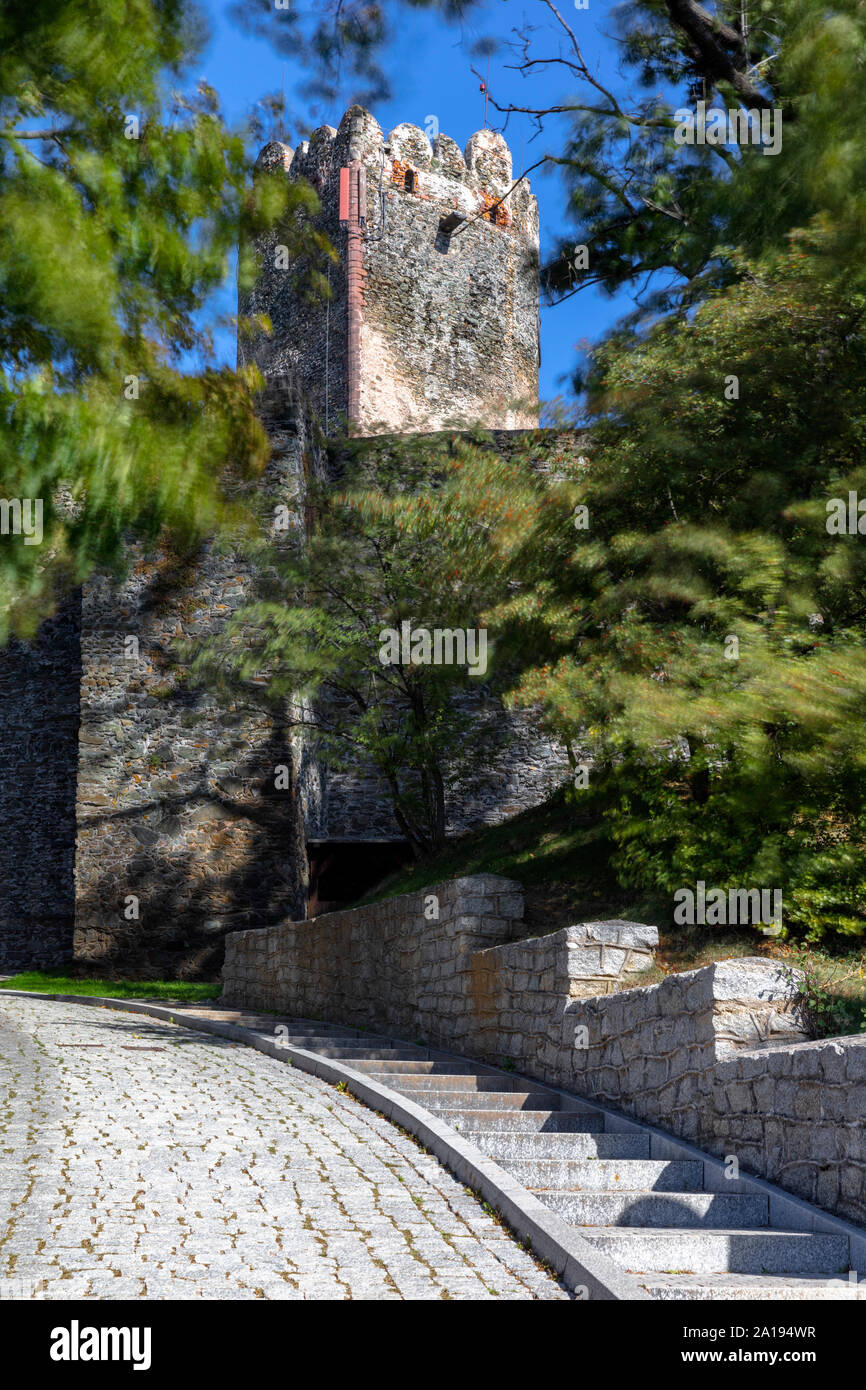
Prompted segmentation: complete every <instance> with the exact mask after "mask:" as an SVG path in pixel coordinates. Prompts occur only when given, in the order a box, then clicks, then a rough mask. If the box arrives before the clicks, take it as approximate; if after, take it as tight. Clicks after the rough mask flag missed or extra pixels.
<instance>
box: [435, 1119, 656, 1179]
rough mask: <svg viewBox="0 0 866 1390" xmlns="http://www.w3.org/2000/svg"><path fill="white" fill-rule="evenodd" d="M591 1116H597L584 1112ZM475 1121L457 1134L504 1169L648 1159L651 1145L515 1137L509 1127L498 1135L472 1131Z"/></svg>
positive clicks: (607, 1138) (603, 1138) (645, 1139)
mask: <svg viewBox="0 0 866 1390" xmlns="http://www.w3.org/2000/svg"><path fill="white" fill-rule="evenodd" d="M563 1113H564V1112H563ZM569 1113H570V1112H569ZM590 1113H597V1112H589V1111H588V1112H587V1114H590ZM474 1118H475V1117H474V1116H473V1117H472V1118H471V1119H467V1121H466V1125H465V1126H464V1127H463V1128H462V1129H461V1131H460V1132H461V1134H462V1135H463V1136H464V1138H466V1139H469V1140H470V1141H471V1142H472V1143H473V1144H476V1145H477V1146H478V1148H479V1149H481V1150H482V1152H483V1153H485V1154H487V1156H488V1158H493V1159H495V1160H496V1162H497V1163H501V1164H502V1166H503V1167H508V1164H509V1163H513V1162H518V1161H520V1160H521V1159H523V1160H526V1161H532V1160H534V1161H537V1160H539V1159H545V1158H550V1159H556V1160H557V1161H563V1160H565V1161H570V1160H572V1161H576V1160H579V1159H588V1160H592V1159H601V1158H604V1159H629V1160H632V1159H648V1158H649V1151H650V1142H649V1135H647V1134H591V1133H581V1134H575V1133H563V1134H555V1133H551V1132H547V1133H540V1134H539V1133H525V1132H524V1133H523V1134H514V1133H512V1132H511V1128H510V1127H509V1130H508V1131H501V1132H499V1133H497V1132H496V1131H495V1130H474V1129H472V1127H471V1126H472V1124H473V1122H474ZM541 1186H543V1184H541Z"/></svg>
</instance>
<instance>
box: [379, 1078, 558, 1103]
mask: <svg viewBox="0 0 866 1390" xmlns="http://www.w3.org/2000/svg"><path fill="white" fill-rule="evenodd" d="M372 1075H373V1076H374V1077H375V1078H376V1079H377V1080H379V1081H381V1082H382V1084H383V1086H390V1087H391V1089H392V1091H405V1092H406V1093H407V1094H410V1093H413V1092H418V1093H424V1092H429V1091H470V1092H473V1091H475V1092H478V1091H497V1092H502V1091H520V1092H522V1093H524V1094H526V1093H527V1092H530V1091H532V1088H531V1087H530V1086H527V1083H526V1082H525V1081H509V1080H508V1079H507V1078H506V1077H503V1076H500V1075H498V1074H497V1073H496V1072H493V1073H488V1074H487V1075H482V1074H481V1073H479V1072H469V1073H464V1074H463V1075H461V1074H459V1073H457V1072H441V1073H440V1072H434V1073H433V1075H431V1076H423V1075H421V1076H409V1075H400V1074H399V1073H398V1074H394V1073H393V1072H387V1073H386V1072H373V1073H372ZM532 1094H539V1093H538V1092H535V1091H532ZM540 1094H543V1095H547V1097H548V1101H549V1100H550V1096H549V1093H548V1092H541V1093H540ZM421 1103H422V1104H423V1101H422V1102H421Z"/></svg>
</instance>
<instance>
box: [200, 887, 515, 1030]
mask: <svg viewBox="0 0 866 1390" xmlns="http://www.w3.org/2000/svg"><path fill="white" fill-rule="evenodd" d="M434 903H435V904H436V905H437V906H438V914H439V915H438V919H431V918H430V916H429V915H426V916H425V911H426V912H427V913H428V914H429V913H430V912H432V911H433V904H434ZM522 918H523V893H522V890H521V888H520V885H519V884H518V883H515V882H513V881H512V880H511V879H507V878H498V877H497V876H495V875H492V874H490V875H487V874H481V875H477V876H475V877H472V878H458V879H452V880H451V881H450V882H448V883H440V884H435V885H434V886H432V887H430V888H425V889H424V890H423V892H420V893H411V894H406V895H405V896H403V897H399V898H388V899H387V900H386V901H385V902H382V903H374V904H371V905H370V906H368V907H358V908H351V909H349V910H347V911H345V912H330V913H327V914H326V915H325V916H323V917H317V918H316V919H315V920H314V921H310V922H287V923H283V924H282V925H280V926H277V927H269V928H267V929H266V930H260V931H256V930H252V931H243V932H234V933H232V934H231V935H230V936H228V937H227V938H226V958H225V964H224V966H223V1002H224V1003H226V1004H230V1005H232V1006H234V1007H239V1008H244V1007H252V1008H256V1009H276V1010H279V1011H280V1012H291V1013H293V1014H303V1015H306V1016H307V1017H317V1016H322V1017H324V1018H330V1019H334V1020H335V1021H337V1022H340V1023H349V1024H353V1025H355V1026H361V1027H385V1026H387V1027H388V1028H390V1029H393V1030H394V1031H396V1032H398V1033H402V1034H403V1035H404V1036H405V1037H407V1038H409V1039H410V1040H411V1039H414V1037H415V1036H416V1035H420V1036H422V1037H424V1038H425V1039H427V1040H428V1041H430V1042H445V1041H447V1042H449V1043H452V1042H460V1041H461V1040H463V1039H467V1038H468V1035H469V1032H470V1030H471V1026H472V957H473V954H474V952H476V951H478V950H479V949H481V948H482V947H484V946H489V945H491V944H492V943H494V942H500V941H508V940H511V939H513V938H514V937H516V936H519V935H520V932H521V925H522Z"/></svg>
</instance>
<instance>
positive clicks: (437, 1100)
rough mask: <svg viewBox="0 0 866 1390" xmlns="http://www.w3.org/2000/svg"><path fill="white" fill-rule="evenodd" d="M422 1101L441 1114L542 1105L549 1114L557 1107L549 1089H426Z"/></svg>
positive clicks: (535, 1107)
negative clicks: (552, 1101)
mask: <svg viewBox="0 0 866 1390" xmlns="http://www.w3.org/2000/svg"><path fill="white" fill-rule="evenodd" d="M404 1094H405V1093H404ZM554 1099H555V1097H554ZM419 1103H420V1104H422V1105H423V1106H424V1107H425V1109H427V1110H432V1111H433V1112H434V1113H435V1114H437V1115H441V1114H444V1113H445V1112H446V1111H453V1110H456V1111H458V1112H461V1111H468V1110H502V1111H503V1112H504V1113H506V1114H507V1113H509V1112H510V1111H513V1110H541V1109H542V1107H543V1108H544V1111H545V1113H546V1114H549V1113H550V1112H551V1110H552V1109H553V1108H554V1107H553V1106H552V1105H551V1097H550V1095H549V1093H548V1092H547V1091H516V1090H515V1091H457V1092H455V1091H425V1092H424V1093H423V1097H419ZM555 1108H556V1109H559V1107H558V1106H557V1107H555Z"/></svg>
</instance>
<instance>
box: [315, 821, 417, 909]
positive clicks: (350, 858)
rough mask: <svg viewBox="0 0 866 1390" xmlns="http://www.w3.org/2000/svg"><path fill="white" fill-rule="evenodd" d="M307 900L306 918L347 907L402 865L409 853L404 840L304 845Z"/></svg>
mask: <svg viewBox="0 0 866 1390" xmlns="http://www.w3.org/2000/svg"><path fill="white" fill-rule="evenodd" d="M307 856H308V859H309V863H310V897H309V902H308V904H307V916H308V917H319V916H321V914H322V913H323V912H336V911H338V909H339V908H341V907H351V905H352V903H354V902H357V900H358V898H362V897H363V896H364V894H365V893H369V891H370V889H371V888H374V887H375V886H376V884H377V883H378V882H379V881H380V879H383V878H384V877H385V876H386V874H392V873H394V871H395V870H396V869H399V868H402V866H403V865H404V864H409V863H411V860H412V852H411V850H410V849H409V846H408V845H407V844H406V842H405V840H363V841H360V842H359V841H357V840H355V841H351V842H350V841H345V840H313V841H308V842H307Z"/></svg>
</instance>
